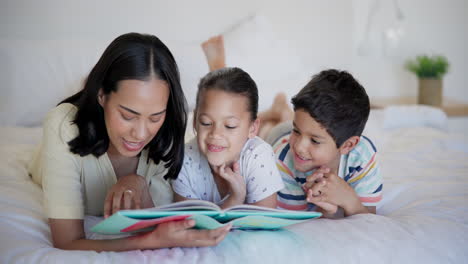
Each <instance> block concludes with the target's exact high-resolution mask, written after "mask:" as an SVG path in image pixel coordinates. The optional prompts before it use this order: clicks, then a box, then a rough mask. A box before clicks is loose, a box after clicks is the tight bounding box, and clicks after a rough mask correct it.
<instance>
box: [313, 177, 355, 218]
mask: <svg viewBox="0 0 468 264" xmlns="http://www.w3.org/2000/svg"><path fill="white" fill-rule="evenodd" d="M320 174H321V173H317V174H315V173H314V174H312V175H310V176H309V177H308V178H307V182H313V183H314V184H313V185H312V186H311V187H310V188H309V189H308V191H307V201H308V202H310V203H314V204H316V205H318V206H320V205H319V204H320V203H329V204H333V205H336V206H339V207H341V208H343V209H344V211H345V215H349V213H350V212H353V211H355V210H356V209H358V208H361V207H363V205H362V204H361V202H360V200H359V198H358V197H357V195H356V193H355V192H354V190H353V188H352V187H351V186H350V185H349V184H348V183H347V182H345V181H344V180H343V179H342V178H340V177H339V176H338V175H336V174H335V173H330V172H328V173H322V175H320Z"/></svg>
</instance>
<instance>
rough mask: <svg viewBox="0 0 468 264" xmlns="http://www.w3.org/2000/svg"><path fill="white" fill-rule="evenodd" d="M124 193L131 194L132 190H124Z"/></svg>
mask: <svg viewBox="0 0 468 264" xmlns="http://www.w3.org/2000/svg"><path fill="white" fill-rule="evenodd" d="M124 193H128V194H130V195H132V194H133V191H132V190H125V191H124Z"/></svg>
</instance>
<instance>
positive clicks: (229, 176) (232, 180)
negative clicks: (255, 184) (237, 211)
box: [216, 161, 247, 204]
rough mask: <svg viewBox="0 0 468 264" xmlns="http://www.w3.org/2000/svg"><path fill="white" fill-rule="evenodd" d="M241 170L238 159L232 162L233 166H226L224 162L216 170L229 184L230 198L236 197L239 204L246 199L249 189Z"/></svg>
mask: <svg viewBox="0 0 468 264" xmlns="http://www.w3.org/2000/svg"><path fill="white" fill-rule="evenodd" d="M239 172H240V168H239V162H237V161H236V162H234V163H233V164H232V168H230V167H226V165H225V164H223V165H221V166H220V167H218V170H217V171H216V173H217V174H219V176H221V178H223V179H224V180H226V182H227V183H228V184H229V190H230V195H231V197H230V198H231V199H234V200H235V201H237V202H238V203H239V204H242V203H244V201H245V196H246V195H247V190H246V186H245V181H244V177H242V175H240V173H239Z"/></svg>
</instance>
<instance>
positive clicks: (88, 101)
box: [60, 33, 187, 179]
mask: <svg viewBox="0 0 468 264" xmlns="http://www.w3.org/2000/svg"><path fill="white" fill-rule="evenodd" d="M150 78H157V79H159V80H164V81H165V82H167V84H168V86H169V100H168V103H167V109H166V119H165V121H164V124H163V125H162V126H161V128H160V130H159V131H158V133H157V135H156V136H155V137H154V138H153V139H152V140H151V141H150V143H148V145H147V146H145V149H148V158H149V159H152V160H153V161H154V163H156V164H157V163H159V162H160V161H164V162H166V165H165V166H166V168H169V170H168V171H167V174H166V175H165V176H164V177H165V179H168V178H171V179H175V178H177V175H178V173H179V171H180V169H181V167H182V162H183V156H184V134H185V127H186V124H187V112H186V104H187V102H186V100H185V96H184V93H183V91H182V87H181V84H180V77H179V70H178V67H177V64H176V62H175V60H174V57H173V56H172V54H171V52H170V51H169V49H168V48H167V47H166V45H164V43H162V42H161V40H159V39H158V38H157V37H155V36H152V35H146V34H139V33H128V34H124V35H121V36H119V37H117V38H116V39H115V40H114V41H112V43H111V44H110V45H109V46H108V47H107V48H106V50H105V51H104V53H103V54H102V56H101V58H100V59H99V61H98V62H97V64H96V65H95V66H94V68H93V69H92V70H91V72H90V73H89V75H88V78H87V80H86V82H85V85H84V88H83V89H82V90H81V91H79V92H78V93H76V94H75V95H73V96H70V97H69V98H67V99H65V100H63V101H62V102H61V103H60V104H62V103H71V104H73V105H75V106H76V107H77V108H78V112H77V114H76V117H75V120H74V123H75V124H76V125H77V126H78V129H79V134H78V136H77V137H76V138H75V139H73V140H71V141H70V142H68V145H69V146H70V151H71V152H72V153H75V154H79V155H80V156H86V155H89V154H93V155H94V156H96V157H99V156H101V155H102V154H104V153H105V152H106V151H107V149H108V147H109V136H108V135H107V130H106V125H105V122H104V111H103V109H102V107H101V105H100V104H99V103H98V92H99V90H100V89H102V91H103V93H104V94H105V95H107V94H110V93H112V92H116V91H117V89H118V85H117V84H118V82H119V81H122V80H141V81H147V80H150ZM147 162H149V160H148V161H147Z"/></svg>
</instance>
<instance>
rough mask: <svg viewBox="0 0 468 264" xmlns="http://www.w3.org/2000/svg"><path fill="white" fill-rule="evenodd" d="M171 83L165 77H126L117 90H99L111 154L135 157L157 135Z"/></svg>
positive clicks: (162, 121)
mask: <svg viewBox="0 0 468 264" xmlns="http://www.w3.org/2000/svg"><path fill="white" fill-rule="evenodd" d="M168 99H169V87H168V84H167V83H166V82H165V81H162V80H157V79H154V78H151V79H150V80H148V81H140V80H123V81H119V82H118V84H117V91H116V92H111V93H110V94H107V95H104V94H103V93H102V91H101V92H100V93H99V103H100V105H101V106H102V107H103V109H104V119H105V122H106V129H107V134H108V135H109V141H110V142H109V149H108V152H109V153H111V154H120V155H122V156H125V157H134V156H136V155H138V153H140V151H141V150H142V149H143V148H144V147H145V146H146V145H147V144H148V143H149V142H150V141H151V140H152V139H153V138H154V136H156V134H157V133H158V131H159V129H160V128H161V126H162V125H163V123H164V120H165V118H166V108H167V101H168Z"/></svg>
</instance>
